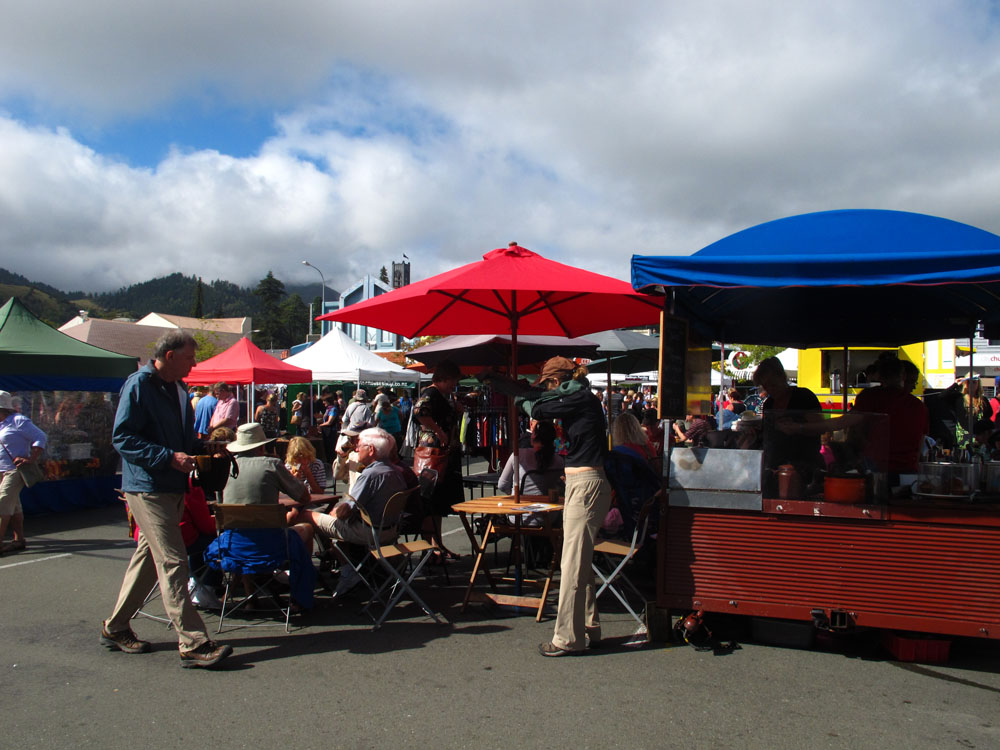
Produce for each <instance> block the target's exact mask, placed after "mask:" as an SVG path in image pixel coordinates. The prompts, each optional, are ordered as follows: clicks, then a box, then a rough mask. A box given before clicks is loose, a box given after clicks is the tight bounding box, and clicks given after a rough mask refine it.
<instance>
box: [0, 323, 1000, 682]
mask: <svg viewBox="0 0 1000 750" xmlns="http://www.w3.org/2000/svg"><path fill="white" fill-rule="evenodd" d="M195 349H196V342H195V341H194V339H193V338H192V337H191V336H189V335H188V334H186V333H184V332H181V331H171V332H169V333H167V334H165V335H164V336H163V337H162V338H161V339H160V340H159V341H158V342H157V345H156V349H155V352H154V356H153V359H152V360H151V361H150V363H149V364H147V365H146V366H145V367H143V368H142V369H140V370H139V371H138V372H136V373H135V374H133V375H132V376H130V377H129V378H128V379H127V381H126V383H125V386H124V387H123V388H122V391H121V394H120V399H119V402H118V408H117V412H116V414H115V417H114V424H113V429H112V442H113V445H114V448H115V450H116V451H117V453H118V454H120V456H121V459H122V493H123V499H124V500H125V501H126V503H127V507H128V512H129V518H130V522H131V524H132V531H133V534H134V538H135V540H136V549H135V552H134V554H133V556H132V559H131V561H130V563H129V565H128V568H127V570H126V572H125V576H124V579H123V581H122V585H121V588H120V591H119V595H118V598H117V601H116V603H115V604H114V607H113V608H112V609H111V612H110V615H109V617H108V618H107V619H106V620H105V621H104V622H103V623H102V626H101V642H102V643H103V644H104V645H105V646H107V647H108V648H111V649H116V650H119V651H123V652H126V653H132V654H135V653H145V652H148V651H149V650H150V644H149V642H147V641H143V640H140V639H139V638H138V637H137V636H136V635H135V633H134V632H133V631H132V629H131V625H130V622H131V619H132V617H133V616H134V615H135V613H136V612H137V610H138V609H139V608H140V607H141V606H142V604H143V602H144V600H145V599H146V597H147V595H148V593H149V591H150V589H151V588H152V587H153V586H154V584H158V585H159V588H160V592H161V595H162V600H163V606H164V609H165V611H166V615H167V617H168V619H169V620H170V622H171V624H172V626H173V629H174V631H175V633H176V636H177V639H178V648H179V652H180V659H181V663H182V665H183V666H185V667H211V666H214V665H216V664H218V663H220V662H221V661H223V660H224V659H226V658H227V657H228V656H229V655H230V654H231V653H232V649H231V648H230V647H229V646H227V645H222V644H218V643H216V642H214V641H213V640H212V639H211V638H210V637H209V635H208V634H207V632H206V629H205V625H204V621H203V620H202V618H201V615H200V614H199V612H198V609H199V607H200V608H206V609H213V608H215V609H217V608H218V607H219V605H220V602H219V599H218V596H219V593H220V590H221V586H222V578H221V573H220V572H219V571H218V570H216V569H213V564H212V561H213V560H214V559H215V557H216V556H217V555H216V553H217V551H218V547H219V545H220V544H221V543H222V542H221V541H220V540H221V539H222V537H217V536H216V532H215V528H214V526H213V525H212V521H211V515H210V512H209V501H210V500H214V501H216V502H221V503H223V504H227V503H236V504H241V505H247V504H249V505H258V504H259V505H273V504H277V503H278V502H279V498H282V497H283V498H284V500H281V502H282V503H283V504H285V505H287V506H288V507H287V511H286V520H287V528H286V529H284V530H278V529H267V530H262V531H267V532H268V534H261V535H259V536H257V537H255V538H253V539H250V540H242V542H241V543H243V544H250V545H252V546H253V547H254V549H256V550H257V552H259V551H260V549H261V548H262V547H263V548H264V549H266V548H267V546H268V545H276V547H281V548H282V549H286V548H287V549H288V550H289V551H290V556H291V566H290V570H289V585H290V594H289V596H290V601H291V606H293V607H296V608H309V607H310V606H311V605H312V599H313V591H314V588H315V583H316V576H317V570H316V565H315V562H314V558H315V555H317V554H318V555H319V556H320V557H323V556H328V555H329V553H330V551H331V550H333V549H335V548H334V547H333V546H331V543H334V542H345V543H353V544H361V545H366V544H368V543H369V542H370V541H371V539H370V534H371V531H370V528H371V527H370V526H368V525H366V523H365V521H363V519H362V516H365V517H366V518H367V519H368V521H369V522H370V523H374V524H376V525H377V524H378V523H379V522H380V521H381V520H382V515H383V510H384V508H385V507H386V503H387V502H388V501H389V499H390V498H391V497H392V496H393V495H394V494H396V493H398V492H402V491H405V490H407V489H410V488H414V489H415V488H417V487H419V488H420V493H419V494H418V495H416V496H415V497H417V498H419V500H417V501H415V502H413V503H411V504H408V505H407V508H406V517H407V518H406V523H407V524H408V525H409V526H410V530H412V531H414V532H418V533H422V534H423V535H424V536H425V538H427V539H429V540H433V542H434V543H435V546H436V551H435V555H436V556H437V559H436V562H438V563H440V564H444V563H445V561H446V560H448V559H455V558H458V557H459V556H458V555H457V554H455V553H453V552H452V551H450V550H448V549H447V547H446V546H445V544H444V540H443V537H442V531H441V524H442V518H443V517H444V516H447V515H450V514H451V513H452V512H453V511H452V508H453V506H455V505H456V504H458V503H460V502H462V501H463V500H464V497H465V491H464V489H463V484H462V473H461V471H462V467H461V459H462V448H461V439H460V437H459V426H460V424H461V421H462V411H463V406H462V400H461V399H459V398H457V390H458V388H457V386H458V381H459V379H460V371H459V369H458V367H457V366H456V365H455V364H454V363H451V362H443V363H441V364H439V365H438V367H437V368H436V370H435V372H434V374H433V377H432V382H431V384H430V385H429V386H427V387H425V388H424V389H423V390H422V391H421V392H420V393H419V395H418V397H417V398H416V400H415V401H411V400H410V397H409V393H408V392H407V391H405V390H403V391H401V392H396V391H395V390H393V389H390V388H380V389H379V390H378V391H377V392H375V394H374V398H372V397H371V396H370V395H369V393H368V391H367V390H366V389H363V388H359V389H357V390H356V391H354V392H353V393H351V394H350V398H349V400H348V399H345V395H344V393H343V392H342V391H335V390H330V389H324V390H323V391H322V392H321V393H320V394H319V398H318V399H317V400H315V401H313V400H312V398H311V395H310V394H309V393H307V392H305V391H300V392H297V393H296V396H295V398H294V400H293V401H292V403H291V405H290V410H289V419H288V420H287V423H285V419H284V413H285V412H284V409H283V408H282V400H281V394H280V393H278V392H270V391H266V390H265V391H261V392H259V393H258V394H257V397H256V403H254V404H252V405H251V408H250V409H247V410H246V411H245V412H243V413H242V414H241V411H240V406H239V402H238V400H237V398H236V392H235V389H234V388H233V387H232V386H230V385H229V384H227V383H217V384H216V385H215V386H213V387H211V388H206V389H198V390H197V391H196V392H194V393H192V394H189V393H188V391H187V388H186V387H185V386H184V384H183V379H184V377H185V376H186V375H187V374H188V372H189V371H190V369H191V367H192V366H193V365H194V362H195ZM913 369H915V368H913V366H912V365H911V364H910V363H908V362H906V361H904V360H899V359H898V358H896V357H891V356H885V357H882V358H880V359H879V361H878V362H877V363H876V365H875V366H874V367H873V368H871V378H872V380H874V381H877V385H872V386H870V387H867V388H865V389H864V390H863V391H862V392H861V393H859V394H858V396H857V398H856V400H855V403H854V405H853V408H852V410H851V411H850V412H849V413H847V414H845V415H843V416H841V417H839V418H837V419H832V420H828V419H824V418H823V415H822V413H821V406H820V403H819V401H818V399H817V398H816V396H815V395H814V394H813V393H812V392H811V391H809V390H808V389H805V388H801V387H797V386H795V385H793V384H790V383H789V381H788V378H787V375H786V373H785V371H784V369H783V367H782V365H781V363H780V361H778V360H777V359H776V358H773V357H772V358H768V359H765V360H764V361H763V362H761V363H760V365H759V366H758V367H757V369H756V372H755V374H754V377H753V384H754V386H755V388H756V393H754V394H747V393H746V392H745V391H744V390H743V389H740V388H735V387H733V388H729V389H726V390H725V391H724V392H723V393H721V394H720V397H719V399H718V406H717V410H716V412H715V413H714V414H690V415H688V416H687V418H686V419H685V420H678V421H676V422H673V423H672V424H671V426H670V432H669V434H667V435H665V434H664V431H663V429H662V427H661V425H660V422H659V420H658V419H657V418H656V411H655V397H653V396H651V395H650V394H649V393H647V392H642V391H638V390H636V391H632V392H628V391H625V390H624V389H622V388H620V387H614V386H612V388H611V389H609V391H608V392H607V397H606V398H605V394H604V393H603V392H602V391H601V390H599V389H593V388H592V387H591V386H590V383H589V381H588V380H587V371H586V368H585V367H582V366H579V365H577V364H576V363H575V362H574V361H572V360H570V359H566V358H564V357H554V358H552V359H550V360H548V361H547V362H546V363H545V364H544V365H543V366H542V368H541V374H540V375H539V377H538V378H537V379H536V380H535V382H534V384H533V385H531V386H528V385H526V384H525V382H524V381H521V380H514V379H510V378H506V377H502V376H499V375H497V374H496V373H492V372H490V373H485V374H484V375H483V376H481V378H482V379H483V380H484V381H485V382H487V383H489V385H490V386H491V387H492V388H493V389H494V390H495V391H496V392H498V393H503V394H506V395H508V396H510V397H512V398H514V399H515V403H516V406H517V409H518V411H519V413H520V414H522V415H523V417H524V418H526V420H527V422H526V424H527V425H528V429H527V431H526V432H525V433H524V434H523V435H522V436H520V440H519V442H518V448H517V453H516V459H517V460H516V461H515V455H513V454H512V455H511V456H510V458H509V460H508V461H507V463H506V465H505V466H504V469H503V471H502V472H501V474H500V476H499V489H500V491H501V492H502V493H513V492H515V491H519V492H521V493H523V494H527V495H536V496H545V495H548V494H549V493H555V494H557V495H558V496H560V497H562V498H564V499H563V504H564V508H563V511H562V513H561V517H560V518H559V520H558V523H559V524H561V527H562V531H561V534H562V551H561V564H560V568H561V582H560V586H559V604H558V611H557V616H556V621H555V627H554V632H553V635H552V638H551V640H549V641H547V642H545V643H542V644H541V645H540V646H539V647H538V650H539V652H540V653H541V654H542V655H543V656H546V657H558V656H564V655H570V654H576V653H581V652H583V651H585V650H586V649H588V648H593V647H596V646H597V645H599V644H600V640H601V625H600V618H599V615H598V612H597V607H596V602H595V598H594V597H595V587H594V577H593V571H592V567H591V561H592V558H593V554H594V546H595V544H596V543H597V541H598V539H599V538H600V537H601V536H618V537H622V538H625V539H628V538H631V536H632V534H633V533H635V531H636V528H637V525H638V522H639V517H640V511H641V509H642V507H643V506H644V505H646V504H647V503H649V502H650V500H651V499H652V498H653V496H654V495H655V494H656V493H657V492H658V491H659V489H660V476H661V474H662V469H661V465H660V463H659V462H660V461H662V457H663V453H664V447H665V444H666V443H667V442H668V440H669V441H670V442H671V443H673V444H676V445H688V446H711V447H741V448H750V447H754V448H759V449H762V450H763V454H764V455H763V468H764V472H765V476H766V475H767V472H768V471H769V470H771V471H773V470H775V469H776V468H778V467H779V465H780V466H781V467H782V468H786V467H792V468H793V469H794V471H796V472H798V473H799V474H800V475H801V482H800V484H801V486H803V487H804V486H807V485H808V484H809V483H810V481H811V480H812V478H813V477H814V475H815V473H816V472H822V471H824V470H829V469H831V466H832V464H833V462H834V461H835V460H836V457H835V456H834V455H833V454H834V451H832V450H831V448H830V440H829V438H830V435H831V434H832V433H834V432H835V431H836V432H842V433H843V434H855V435H861V438H860V439H859V440H858V441H857V443H858V445H857V447H858V455H859V456H860V457H861V458H862V459H863V460H864V461H867V465H868V466H870V467H875V468H877V469H879V470H881V471H885V472H887V473H888V474H889V475H890V476H897V477H898V476H899V475H903V474H908V473H912V472H914V471H915V470H916V467H917V464H918V462H919V461H920V460H921V456H923V455H925V454H926V450H927V447H928V446H929V445H934V444H937V445H938V446H948V447H955V446H963V447H964V448H966V449H969V448H970V447H971V448H975V447H976V446H977V445H979V446H980V448H981V450H982V451H983V452H984V455H988V454H990V453H991V451H992V448H993V445H992V444H991V443H992V439H993V436H994V434H995V433H996V419H997V418H998V414H1000V402H997V401H996V399H992V400H991V399H987V398H985V397H984V396H983V394H982V389H981V387H980V384H979V381H977V380H964V379H960V380H959V381H957V382H956V383H955V384H954V385H953V386H952V387H951V388H949V389H946V390H945V391H942V392H940V393H938V394H934V395H933V396H930V397H928V399H927V402H926V404H925V402H923V401H921V400H920V399H917V398H916V397H914V396H913V395H912V394H911V391H912V390H913V387H914V385H915V383H916V379H915V378H914V377H913V373H912V370H913ZM290 395H291V394H289V396H290ZM991 401H992V402H993V403H991ZM970 413H973V414H974V417H973V418H972V420H973V422H972V424H973V425H974V427H973V430H971V431H969V430H968V429H967V428H966V426H967V425H969V424H970V422H969V417H968V415H969V414H970ZM873 414H874V415H885V416H884V417H880V420H875V421H869V420H868V415H873ZM411 417H412V418H411ZM769 420H770V422H771V423H772V424H773V426H774V429H772V430H771V431H770V433H768V434H766V435H765V433H766V430H765V429H764V425H765V424H767V423H768V421H769ZM241 422H242V424H241ZM408 424H411V425H412V430H413V435H412V437H411V438H409V439H407V438H406V436H405V435H406V432H407V425H408ZM282 435H284V438H283V443H282V445H283V447H284V450H283V451H281V453H280V455H279V454H278V453H277V452H276V451H275V448H276V446H277V444H278V443H277V441H278V439H279V437H280V436H282ZM609 435H610V446H609V440H608V436H609ZM720 436H721V439H720ZM890 436H891V439H890ZM0 443H2V452H0V479H2V484H0V539H2V538H4V535H5V534H6V533H7V532H8V531H10V532H11V533H12V536H13V540H12V542H11V543H9V544H4V545H3V546H2V547H0V554H6V553H8V552H15V551H18V550H20V549H23V548H24V547H25V538H24V523H23V512H22V509H21V507H20V504H19V500H18V498H19V496H20V492H21V490H22V489H23V487H24V486H25V484H26V482H28V481H29V480H28V479H27V478H26V475H27V473H28V471H29V468H30V465H31V464H37V462H38V461H39V460H40V458H41V456H42V453H43V451H44V449H45V447H46V435H45V433H44V432H42V431H41V430H39V429H38V428H37V427H36V426H34V425H33V424H32V423H31V420H30V419H28V418H26V417H24V416H22V415H20V414H19V413H18V412H17V410H16V408H15V405H14V403H13V401H12V398H11V395H10V394H8V393H5V392H0ZM404 445H406V446H407V447H409V448H412V451H413V458H412V459H411V458H405V459H404V458H403V457H402V456H403V453H404V450H403V449H404ZM876 446H889V448H888V451H887V453H883V454H879V453H877V452H876V451H874V450H869V449H870V448H872V447H876ZM318 449H319V450H320V451H321V453H319V454H318ZM207 456H211V457H212V459H213V460H215V459H218V461H217V462H216V463H215V464H213V462H212V461H208V462H206V463H205V465H204V466H203V465H201V464H199V463H198V462H197V461H196V457H203V458H206V457H207ZM324 459H326V460H324ZM213 465H221V466H222V473H221V475H218V471H217V472H216V474H217V476H215V478H214V479H212V478H210V475H211V470H210V467H211V466H213ZM196 466H197V467H198V470H197V471H196ZM328 467H329V469H328ZM230 468H231V476H229V474H230ZM328 471H329V472H330V473H328ZM220 476H221V481H217V480H219V478H220ZM337 481H344V482H345V483H346V485H347V492H346V493H345V494H344V496H343V498H342V499H339V500H337V499H335V498H332V497H330V498H328V495H327V493H328V491H329V487H330V486H331V484H332V485H333V486H334V487H335V486H336V482H337ZM216 482H217V484H218V487H216V486H215V483H216ZM772 489H773V488H765V493H766V492H770V491H772ZM317 496H319V497H321V498H328V501H327V500H324V502H327V505H325V506H324V505H316V503H315V502H314V500H315V498H316V497H317ZM396 520H397V523H396V524H394V529H393V531H392V533H393V534H395V533H397V530H398V526H399V525H400V524H401V523H402V519H396ZM536 520H539V519H531V518H530V517H529V518H528V519H526V521H525V522H526V523H527V524H528V525H531V523H533V522H534V521H536ZM226 544H227V549H233V548H237V549H238V547H239V544H234V543H233V542H232V540H231V539H230V540H228V541H227V542H226ZM340 562H342V563H345V564H341V565H340V566H339V567H340V577H339V579H338V580H337V585H336V588H335V589H333V591H332V595H333V599H334V600H336V599H338V598H340V597H342V596H343V595H345V594H346V593H347V592H348V591H350V590H351V588H353V587H354V586H355V585H356V584H357V583H358V581H359V576H358V574H357V571H356V570H355V568H354V567H353V566H352V565H351V564H346V561H343V560H341V561H340ZM243 586H244V588H245V589H246V592H247V594H249V593H251V592H252V591H253V588H254V576H252V575H245V576H244V580H243Z"/></svg>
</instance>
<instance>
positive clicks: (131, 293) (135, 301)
mask: <svg viewBox="0 0 1000 750" xmlns="http://www.w3.org/2000/svg"><path fill="white" fill-rule="evenodd" d="M199 283H201V290H202V291H201V297H202V298H201V304H200V308H201V309H200V310H199V309H197V308H198V306H199V305H198V285H199ZM87 298H88V299H90V300H93V301H94V302H95V303H97V304H98V305H99V306H100V307H101V308H103V309H104V310H106V311H107V312H108V313H109V314H117V315H122V316H127V317H131V318H141V317H143V316H145V315H148V314H149V313H151V312H158V313H166V314H167V315H191V316H194V317H206V318H242V317H245V316H247V315H251V316H252V315H254V314H256V313H258V312H259V311H260V300H259V299H258V298H257V296H256V295H254V293H253V290H252V289H249V288H245V287H241V286H237V285H236V284H233V283H231V282H229V281H222V280H215V281H210V282H200V281H199V279H198V277H196V276H185V275H184V274H181V273H172V274H170V275H169V276H162V277H160V278H158V279H150V280H149V281H143V282H141V283H139V284H132V285H131V286H126V287H122V288H121V289H118V290H117V291H114V292H104V293H101V294H90V295H87Z"/></svg>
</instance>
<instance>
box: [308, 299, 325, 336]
mask: <svg viewBox="0 0 1000 750" xmlns="http://www.w3.org/2000/svg"><path fill="white" fill-rule="evenodd" d="M312 305H313V319H314V320H310V321H309V333H321V332H322V331H323V326H321V325H320V324H319V323H316V322H315V317H316V316H317V315H322V314H323V299H322V298H321V297H320V296H319V295H318V294H317V295H316V296H315V297H313V301H312Z"/></svg>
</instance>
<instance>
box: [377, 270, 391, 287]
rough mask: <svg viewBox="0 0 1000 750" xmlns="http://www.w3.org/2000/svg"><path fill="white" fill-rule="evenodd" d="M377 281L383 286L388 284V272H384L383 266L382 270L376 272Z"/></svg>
mask: <svg viewBox="0 0 1000 750" xmlns="http://www.w3.org/2000/svg"><path fill="white" fill-rule="evenodd" d="M378 280H379V281H381V282H382V283H383V284H388V283H389V271H388V270H386V267H385V266H382V269H381V270H380V271H379V272H378Z"/></svg>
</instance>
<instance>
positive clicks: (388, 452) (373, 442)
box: [358, 427, 396, 461]
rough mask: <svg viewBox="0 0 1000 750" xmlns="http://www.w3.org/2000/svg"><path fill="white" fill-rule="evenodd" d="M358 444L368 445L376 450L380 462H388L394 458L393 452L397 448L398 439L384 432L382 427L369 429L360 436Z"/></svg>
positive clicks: (376, 456)
mask: <svg viewBox="0 0 1000 750" xmlns="http://www.w3.org/2000/svg"><path fill="white" fill-rule="evenodd" d="M358 442H364V443H368V445H370V446H371V447H372V448H374V449H375V458H376V459H378V460H379V461H388V460H389V459H390V458H392V452H393V451H394V450H395V448H396V438H394V437H393V436H392V435H390V434H389V433H388V432H386V431H385V430H383V429H382V428H381V427H369V428H368V429H367V430H362V431H361V432H360V433H359V434H358Z"/></svg>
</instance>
